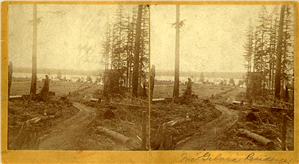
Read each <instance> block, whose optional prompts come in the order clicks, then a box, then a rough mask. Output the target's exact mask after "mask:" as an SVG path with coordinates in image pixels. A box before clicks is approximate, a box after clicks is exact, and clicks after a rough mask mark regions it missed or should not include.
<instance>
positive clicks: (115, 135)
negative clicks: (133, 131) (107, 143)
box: [97, 126, 132, 144]
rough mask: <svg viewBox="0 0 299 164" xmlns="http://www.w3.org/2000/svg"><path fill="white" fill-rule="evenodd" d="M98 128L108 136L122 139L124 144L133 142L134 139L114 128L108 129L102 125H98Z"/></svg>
mask: <svg viewBox="0 0 299 164" xmlns="http://www.w3.org/2000/svg"><path fill="white" fill-rule="evenodd" d="M97 130H98V131H100V132H102V133H104V134H106V135H107V136H110V137H112V138H114V139H116V140H118V141H120V142H121V143H124V144H131V143H132V140H131V139H130V138H128V137H126V136H124V135H122V134H119V133H117V132H114V131H112V130H109V129H106V128H104V127H101V126H98V127H97Z"/></svg>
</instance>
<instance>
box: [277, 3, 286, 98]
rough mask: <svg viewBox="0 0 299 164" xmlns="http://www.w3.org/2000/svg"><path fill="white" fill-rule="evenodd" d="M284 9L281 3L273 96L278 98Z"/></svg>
mask: <svg viewBox="0 0 299 164" xmlns="http://www.w3.org/2000/svg"><path fill="white" fill-rule="evenodd" d="M284 10H285V5H282V6H281V11H280V22H279V31H278V43H277V59H276V76H275V97H276V98H277V99H280V85H281V84H280V82H281V54H282V39H283V22H284Z"/></svg>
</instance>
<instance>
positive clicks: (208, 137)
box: [175, 105, 238, 150]
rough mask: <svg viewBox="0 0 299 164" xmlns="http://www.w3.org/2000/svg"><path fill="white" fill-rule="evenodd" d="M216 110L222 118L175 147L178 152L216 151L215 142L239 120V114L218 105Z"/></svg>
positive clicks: (205, 126) (208, 124)
mask: <svg viewBox="0 0 299 164" xmlns="http://www.w3.org/2000/svg"><path fill="white" fill-rule="evenodd" d="M215 108H216V109H217V110H219V111H221V113H222V114H221V116H220V117H218V118H216V119H214V120H213V121H211V122H209V123H207V124H206V125H204V126H203V127H202V128H200V130H199V132H198V133H196V134H194V135H193V136H192V137H191V138H189V139H188V140H186V141H185V142H183V143H180V144H178V145H177V146H176V147H175V149H176V150H215V149H216V147H215V145H214V143H215V142H214V141H215V140H216V139H217V138H218V136H219V135H221V134H222V133H223V132H224V131H226V130H227V129H228V128H229V127H231V126H232V125H233V124H234V123H235V122H236V121H237V120H238V114H237V112H236V111H233V110H230V109H228V108H226V107H224V106H221V105H216V106H215Z"/></svg>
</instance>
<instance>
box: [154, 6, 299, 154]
mask: <svg viewBox="0 0 299 164" xmlns="http://www.w3.org/2000/svg"><path fill="white" fill-rule="evenodd" d="M294 12H295V10H294V6H293V5H280V4H278V5H275V4H274V5H273V4H271V5H270V4H269V5H258V4H257V5H212V4H211V5H209V4H207V5H151V7H150V65H151V69H150V72H151V73H150V79H149V84H150V90H151V92H150V93H151V100H150V101H151V113H150V120H151V121H150V136H151V139H150V146H151V150H232V151H234V150H236V151H237V150H255V151H294V86H295V85H294V47H295V46H294V40H295V39H294V38H295V37H294V27H295V26H294V15H295V14H294Z"/></svg>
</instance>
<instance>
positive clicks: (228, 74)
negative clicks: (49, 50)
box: [14, 67, 246, 79]
mask: <svg viewBox="0 0 299 164" xmlns="http://www.w3.org/2000/svg"><path fill="white" fill-rule="evenodd" d="M103 71H104V70H101V69H98V70H76V69H57V68H38V69H37V73H38V74H51V75H57V74H59V73H60V74H61V75H84V76H100V75H101V74H103ZM14 73H31V68H30V67H15V68H14ZM201 73H203V75H204V77H205V78H234V79H243V78H245V76H246V72H196V71H190V72H187V71H181V72H180V76H181V77H200V76H201ZM173 75H174V71H169V70H159V71H156V76H158V77H159V76H173Z"/></svg>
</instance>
